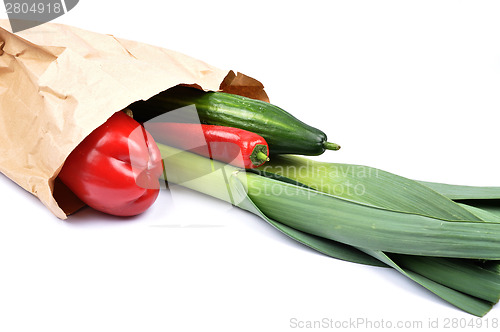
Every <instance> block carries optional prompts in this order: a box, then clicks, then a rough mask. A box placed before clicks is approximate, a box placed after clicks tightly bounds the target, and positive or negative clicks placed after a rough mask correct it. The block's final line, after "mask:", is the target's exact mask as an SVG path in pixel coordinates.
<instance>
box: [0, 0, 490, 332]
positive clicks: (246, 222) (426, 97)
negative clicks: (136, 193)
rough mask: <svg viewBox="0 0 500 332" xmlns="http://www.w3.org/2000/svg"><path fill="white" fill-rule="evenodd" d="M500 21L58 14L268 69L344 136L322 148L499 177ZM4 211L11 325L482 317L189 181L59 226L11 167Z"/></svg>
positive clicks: (349, 6)
mask: <svg viewBox="0 0 500 332" xmlns="http://www.w3.org/2000/svg"><path fill="white" fill-rule="evenodd" d="M499 16H500V5H499V2H497V1H418V2H417V1H335V2H332V1H307V2H305V1H304V2H302V1H301V2H297V1H274V2H271V1H252V2H245V3H244V2H235V1H175V2H174V1H153V0H142V1H138V2H136V3H132V2H124V1H120V2H117V1H116V2H111V1H109V2H106V1H97V0H85V1H80V3H79V4H78V5H77V6H76V7H75V8H74V9H73V10H72V11H70V12H69V13H68V14H66V15H65V16H63V17H60V18H58V19H56V20H55V22H57V23H64V24H71V25H75V26H78V27H81V28H85V29H88V30H92V31H96V32H102V33H109V34H113V35H115V36H117V37H122V38H127V39H133V40H139V41H142V42H146V43H150V44H154V45H158V46H162V47H166V48H170V49H173V50H177V51H180V52H183V53H185V54H188V55H191V56H194V57H197V58H200V59H202V60H204V61H206V62H208V63H210V64H212V65H215V66H217V67H220V68H225V69H234V70H238V71H241V72H243V73H245V74H247V75H250V76H252V77H255V78H257V79H259V80H260V81H262V82H263V83H264V85H265V86H266V91H267V92H268V94H269V96H270V98H271V101H272V102H273V103H275V104H277V105H279V106H281V107H283V108H285V109H286V110H288V111H289V112H290V113H292V114H294V115H295V116H297V117H298V118H300V119H302V120H303V121H305V122H307V123H309V124H311V125H313V126H316V127H319V128H321V129H322V130H324V131H325V132H326V133H327V134H328V135H329V138H330V140H331V141H334V142H337V143H339V144H341V145H342V150H341V151H339V152H327V153H326V154H325V155H323V156H322V157H321V159H323V160H329V161H333V162H345V163H354V164H364V165H369V166H374V167H378V168H381V169H384V170H387V171H391V172H394V173H397V174H400V175H404V176H407V177H410V178H414V179H420V180H428V181H440V182H447V183H456V184H469V185H496V186H500V175H499V172H498V171H499V169H500V160H499V157H498V145H499V143H500V134H499V132H498V124H499V120H500V116H499V110H500V98H499V91H500V42H499V41H500V20H499V19H498V17H499ZM6 17H7V16H6V14H5V11H4V10H3V8H2V18H6ZM2 111H5V110H2ZM0 207H1V219H0V331H8V332H13V331H40V330H44V331H51V332H56V331H72V332H74V331H94V332H98V331H151V332H152V331H294V330H300V329H298V328H292V327H291V325H290V319H292V318H296V319H298V320H302V321H306V320H320V319H323V318H328V319H330V318H331V319H335V320H340V321H344V320H346V321H348V320H350V319H351V320H352V319H354V320H355V319H358V318H366V319H370V320H372V321H377V322H380V321H381V320H384V321H391V322H393V323H394V324H396V323H395V322H397V321H400V320H402V321H407V320H408V321H421V322H423V324H424V326H426V325H427V323H428V321H429V319H432V320H435V319H439V320H440V322H439V323H440V324H441V326H442V324H444V322H445V319H446V318H464V319H472V318H473V317H472V316H470V315H467V314H464V313H462V312H461V311H459V310H457V309H455V308H454V307H452V306H451V305H448V304H447V303H446V302H444V301H442V300H440V299H439V298H437V297H436V296H434V295H432V294H430V293H429V292H427V291H426V290H424V289H423V288H421V287H420V286H418V285H416V284H414V283H412V282H411V281H409V280H407V279H405V278H404V277H402V276H400V275H398V274H397V273H396V272H395V271H393V270H390V269H382V268H373V267H367V266H361V265H356V264H352V263H346V262H341V261H337V260H334V259H330V258H328V257H325V256H323V255H320V254H317V253H315V252H313V251H311V250H308V249H307V248H304V247H302V246H300V245H297V244H295V243H293V242H292V241H291V240H288V239H287V238H285V237H284V236H282V235H281V234H279V233H278V232H277V231H275V230H274V229H273V228H271V227H270V226H268V225H267V224H265V222H263V221H262V220H260V219H259V218H258V217H255V216H253V215H251V214H249V213H245V212H243V211H241V210H238V209H235V208H231V207H230V206H228V205H227V204H224V203H221V202H218V201H216V200H214V199H211V198H209V197H205V196H202V195H199V194H197V193H194V192H190V191H186V190H175V191H174V192H172V193H171V194H168V193H167V192H162V195H161V196H160V197H159V199H158V201H157V203H156V204H155V205H154V207H153V208H151V209H150V210H149V211H148V212H147V213H145V214H143V215H141V216H139V217H137V218H132V219H127V220H120V219H117V218H113V217H108V216H104V215H102V214H99V213H96V212H94V211H91V210H89V209H87V210H85V211H83V212H80V213H78V214H76V215H75V216H73V217H71V218H70V219H68V220H67V221H61V220H59V219H57V218H56V217H54V216H53V215H51V214H50V213H49V212H48V210H46V209H45V208H44V207H43V205H42V204H41V203H39V202H38V201H37V199H36V198H34V197H33V196H31V195H30V194H28V193H27V192H24V191H23V190H22V189H21V188H19V187H18V186H17V185H15V184H14V183H12V182H11V181H10V180H9V179H7V178H6V177H4V176H3V175H2V176H0ZM200 225H201V226H200ZM202 226H203V227H202ZM487 319H489V320H490V322H491V320H493V319H500V309H499V307H496V308H494V309H493V310H492V311H491V312H490V313H489V314H488V315H487V316H486V317H485V318H484V319H483V325H484V324H486V320H487ZM325 330H328V329H325ZM358 330H361V329H358ZM408 330H410V329H408ZM481 330H483V329H481Z"/></svg>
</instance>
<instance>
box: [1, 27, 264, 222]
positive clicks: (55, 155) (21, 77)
mask: <svg viewBox="0 0 500 332" xmlns="http://www.w3.org/2000/svg"><path fill="white" fill-rule="evenodd" d="M8 29H9V30H10V26H9V23H8V21H7V20H0V171H1V172H2V173H4V174H5V175H6V176H8V177H9V178H11V179H12V180H13V181H15V182H16V183H17V184H19V185H20V186H21V187H23V188H24V189H26V190H27V191H29V192H31V193H33V194H34V195H35V196H37V197H38V198H39V199H40V200H41V202H42V203H43V204H44V205H45V206H47V207H48V208H49V209H50V211H52V212H53V213H54V214H55V215H56V216H57V217H59V218H61V219H65V218H66V217H67V214H68V213H70V212H71V211H73V210H74V209H76V208H77V207H78V206H79V204H80V203H81V202H78V200H77V199H76V197H75V196H74V195H70V194H69V195H68V194H67V193H64V194H61V195H56V196H57V197H56V198H54V190H55V189H54V183H55V181H54V180H55V179H56V177H57V174H58V172H59V170H60V169H61V167H62V165H63V163H64V160H65V159H66V157H67V156H68V155H69V154H70V153H71V151H72V150H73V149H74V148H75V147H76V146H77V145H78V144H79V143H80V142H81V141H82V140H83V139H84V138H85V137H86V136H87V135H88V134H89V133H90V132H92V131H93V130H94V129H95V128H97V127H99V126H100V125H101V124H102V123H104V122H105V121H106V120H107V119H108V118H109V117H110V116H111V115H112V114H113V113H115V112H117V111H119V110H121V109H124V108H126V107H127V106H128V105H130V104H131V103H133V102H135V101H138V100H147V99H148V98H150V97H152V96H153V95H155V94H157V93H159V92H161V91H164V90H166V89H168V88H170V87H172V86H175V85H177V84H189V85H193V86H196V87H199V88H201V89H204V90H214V91H217V90H222V91H225V92H229V93H236V94H240V95H243V96H247V97H251V98H257V99H261V100H265V101H268V99H267V95H266V93H265V92H264V90H263V85H262V84H261V83H260V82H258V81H256V80H255V79H252V78H250V77H248V76H245V75H243V74H240V73H238V74H235V73H234V72H232V71H228V70H221V69H218V68H215V67H212V66H210V65H208V64H206V63H204V62H202V61H199V60H196V59H193V58H191V57H188V56H185V55H183V54H179V53H176V52H173V51H170V50H167V49H163V48H159V47H155V46H151V45H147V44H142V43H139V42H134V41H129V40H123V39H119V38H116V37H114V36H111V35H103V34H98V33H94V32H89V31H85V30H82V29H78V28H75V27H70V26H65V25H60V24H50V23H49V24H43V25H40V26H37V27H34V28H31V29H28V30H25V31H22V32H20V33H18V34H17V35H16V34H12V33H10V32H9V31H8ZM58 185H59V184H58ZM57 188H59V187H57ZM64 190H65V189H64V187H61V188H60V189H57V191H58V192H61V191H64ZM66 190H67V189H66ZM63 198H65V199H64V200H63Z"/></svg>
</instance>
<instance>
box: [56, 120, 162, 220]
mask: <svg viewBox="0 0 500 332" xmlns="http://www.w3.org/2000/svg"><path fill="white" fill-rule="evenodd" d="M162 172H163V164H162V159H161V155H160V151H159V150H158V147H157V145H156V143H155V141H154V139H153V137H151V135H150V134H149V133H148V132H146V130H145V129H144V128H143V127H142V126H141V125H140V124H139V123H138V122H137V121H135V120H134V119H132V118H131V117H129V116H128V115H126V114H125V113H123V112H117V113H115V114H114V115H113V116H111V117H110V118H109V119H108V121H106V122H105V123H104V124H103V125H101V126H100V127H99V128H97V129H96V130H94V131H93V132H92V133H91V134H90V135H88V136H87V137H86V138H85V139H84V140H83V141H82V142H81V143H80V144H79V145H78V146H77V147H76V149H75V150H73V151H72V152H71V154H70V155H69V156H68V158H67V159H66V161H65V163H64V165H63V167H62V169H61V172H60V173H59V178H60V179H61V180H62V182H63V183H64V184H65V185H66V186H67V187H68V188H69V189H70V190H71V191H73V193H75V195H76V196H78V197H79V198H80V199H81V200H82V201H83V202H84V203H86V204H87V205H89V206H90V207H92V208H94V209H96V210H99V211H102V212H105V213H109V214H112V215H117V216H133V215H137V214H140V213H142V212H144V211H145V210H146V209H148V208H149V207H150V206H151V205H152V204H153V203H154V201H155V200H156V198H157V196H158V193H159V189H160V185H159V178H160V176H161V174H162Z"/></svg>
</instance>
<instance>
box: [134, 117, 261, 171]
mask: <svg viewBox="0 0 500 332" xmlns="http://www.w3.org/2000/svg"><path fill="white" fill-rule="evenodd" d="M144 126H145V127H146V129H147V130H148V132H150V133H151V135H153V137H154V138H155V139H156V140H157V141H158V142H160V143H164V144H167V145H171V146H173V147H176V148H180V149H184V150H188V151H191V152H194V153H197V154H200V155H202V156H205V157H209V158H212V159H215V160H219V161H222V162H225V163H228V164H232V165H234V166H237V167H242V168H255V167H258V166H260V165H262V164H263V163H265V162H266V161H267V160H269V158H268V155H269V147H268V145H267V142H266V140H265V139H264V138H262V136H260V135H258V134H255V133H252V132H250V131H247V130H243V129H239V128H232V127H224V126H214V125H200V124H194V123H171V122H146V123H145V124H144Z"/></svg>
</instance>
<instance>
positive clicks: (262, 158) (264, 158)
mask: <svg viewBox="0 0 500 332" xmlns="http://www.w3.org/2000/svg"><path fill="white" fill-rule="evenodd" d="M257 159H258V160H260V161H262V162H264V161H269V160H270V159H269V157H268V156H267V155H266V154H265V153H264V152H262V151H259V152H257Z"/></svg>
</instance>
